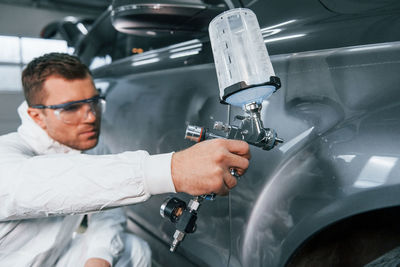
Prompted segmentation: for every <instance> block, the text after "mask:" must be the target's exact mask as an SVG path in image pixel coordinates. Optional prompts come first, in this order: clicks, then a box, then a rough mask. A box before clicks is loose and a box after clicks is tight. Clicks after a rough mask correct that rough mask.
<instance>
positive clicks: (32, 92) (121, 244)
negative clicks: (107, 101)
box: [0, 53, 250, 267]
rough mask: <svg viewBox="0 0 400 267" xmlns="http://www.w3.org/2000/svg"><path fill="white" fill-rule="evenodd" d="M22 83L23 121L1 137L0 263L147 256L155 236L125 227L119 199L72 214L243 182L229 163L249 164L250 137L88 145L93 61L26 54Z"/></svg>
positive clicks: (138, 262) (96, 126) (94, 117)
mask: <svg viewBox="0 0 400 267" xmlns="http://www.w3.org/2000/svg"><path fill="white" fill-rule="evenodd" d="M22 83H23V87H24V94H25V98H26V102H24V103H23V104H22V105H21V106H20V107H19V109H18V112H19V115H20V117H21V120H22V124H21V126H20V127H19V128H18V132H16V133H11V134H8V135H4V136H1V137H0V202H1V203H2V208H1V209H0V240H1V242H0V265H1V266H83V265H84V266H86V267H90V266H131V265H134V266H148V265H150V251H149V249H148V246H147V244H146V243H145V242H144V241H142V240H140V239H138V238H137V237H134V236H132V235H128V234H124V233H123V225H124V223H125V221H126V218H125V216H124V215H123V213H122V211H121V209H110V210H107V211H102V212H96V213H90V214H89V217H88V228H87V231H86V232H85V233H84V234H83V235H77V236H75V237H74V236H73V233H74V231H75V230H76V228H77V226H78V225H79V224H80V222H81V220H82V215H74V214H82V213H85V212H91V211H100V210H103V209H108V208H113V207H118V206H122V205H130V204H135V203H139V202H142V201H145V200H147V199H148V198H149V197H150V196H151V195H154V194H161V193H168V192H186V193H188V194H192V195H200V194H209V193H212V192H215V193H217V194H221V195H224V194H227V193H228V191H229V189H231V188H232V187H234V186H235V185H236V179H235V177H233V176H232V175H231V174H230V171H229V170H230V169H231V168H235V169H236V170H237V172H238V173H239V174H243V173H244V171H245V170H246V169H247V167H248V164H249V161H248V159H249V158H250V154H249V147H248V145H247V144H246V143H245V142H242V141H233V140H212V141H205V142H202V143H199V144H196V145H194V146H192V147H191V148H189V149H186V150H183V151H180V152H176V153H169V154H160V155H153V156H150V155H149V154H148V153H147V152H145V151H136V152H124V153H121V154H116V155H86V154H82V153H81V152H82V151H85V150H88V149H91V148H93V147H95V146H96V145H97V143H98V139H99V134H100V121H101V112H102V103H103V99H102V98H101V96H100V95H99V92H98V91H97V90H96V89H95V87H94V84H93V81H92V77H91V74H90V71H89V70H88V68H87V67H86V66H85V65H83V64H82V63H81V62H80V61H79V59H78V58H76V57H73V56H69V55H67V54H60V53H51V54H47V55H44V56H42V57H39V58H36V59H34V60H33V61H32V62H30V63H29V64H28V66H27V67H26V68H25V70H24V71H23V74H22ZM67 215H68V216H67ZM155 216H156V215H155Z"/></svg>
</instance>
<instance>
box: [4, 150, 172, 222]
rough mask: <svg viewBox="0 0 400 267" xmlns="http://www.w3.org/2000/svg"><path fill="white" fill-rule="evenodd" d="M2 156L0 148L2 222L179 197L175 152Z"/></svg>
mask: <svg viewBox="0 0 400 267" xmlns="http://www.w3.org/2000/svg"><path fill="white" fill-rule="evenodd" d="M0 145H1V144H0ZM3 152H4V150H2V149H0V203H1V204H2V208H1V209H0V221H6V220H14V219H23V218H38V217H45V216H49V215H66V214H74V213H85V212H89V211H98V210H101V209H104V208H111V207H117V206H122V205H129V204H134V203H138V202H142V201H145V200H147V199H148V198H149V197H150V196H151V195H153V194H160V193H168V192H175V188H174V185H173V182H172V178H171V156H172V153H169V154H160V155H155V156H149V154H148V153H147V152H145V151H136V152H124V153H121V154H116V155H100V156H96V155H84V154H76V155H69V154H54V155H46V156H27V155H24V154H23V153H21V152H20V151H14V152H13V151H12V150H11V151H10V150H7V153H3Z"/></svg>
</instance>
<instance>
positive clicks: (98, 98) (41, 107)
mask: <svg viewBox="0 0 400 267" xmlns="http://www.w3.org/2000/svg"><path fill="white" fill-rule="evenodd" d="M98 100H104V101H105V100H106V98H105V97H104V96H101V95H96V96H94V97H91V98H87V99H82V100H76V101H71V102H67V103H63V104H58V105H48V106H46V105H33V106H31V108H37V109H46V108H48V109H65V108H66V107H68V106H70V105H74V104H79V103H92V102H95V101H98Z"/></svg>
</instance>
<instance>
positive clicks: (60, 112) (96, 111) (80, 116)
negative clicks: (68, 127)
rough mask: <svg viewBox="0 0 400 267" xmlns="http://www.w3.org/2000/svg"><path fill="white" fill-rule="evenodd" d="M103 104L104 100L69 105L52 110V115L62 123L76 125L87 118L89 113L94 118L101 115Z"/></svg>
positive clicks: (103, 108)
mask: <svg viewBox="0 0 400 267" xmlns="http://www.w3.org/2000/svg"><path fill="white" fill-rule="evenodd" d="M105 104H106V101H105V100H104V99H96V100H93V101H92V102H89V103H75V104H71V105H68V106H67V107H64V108H60V109H56V110H54V113H55V114H56V116H57V117H58V118H59V119H60V120H61V121H63V122H64V123H67V124H78V123H79V122H81V121H82V120H85V119H86V118H87V117H88V116H89V112H92V113H93V115H94V116H98V115H101V113H102V112H104V111H105Z"/></svg>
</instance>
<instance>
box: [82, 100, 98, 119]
mask: <svg viewBox="0 0 400 267" xmlns="http://www.w3.org/2000/svg"><path fill="white" fill-rule="evenodd" d="M97 116H98V114H97V113H96V109H95V108H94V107H93V106H92V105H90V104H89V103H87V104H86V105H85V106H84V117H83V119H84V122H95V121H96V117H97Z"/></svg>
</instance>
